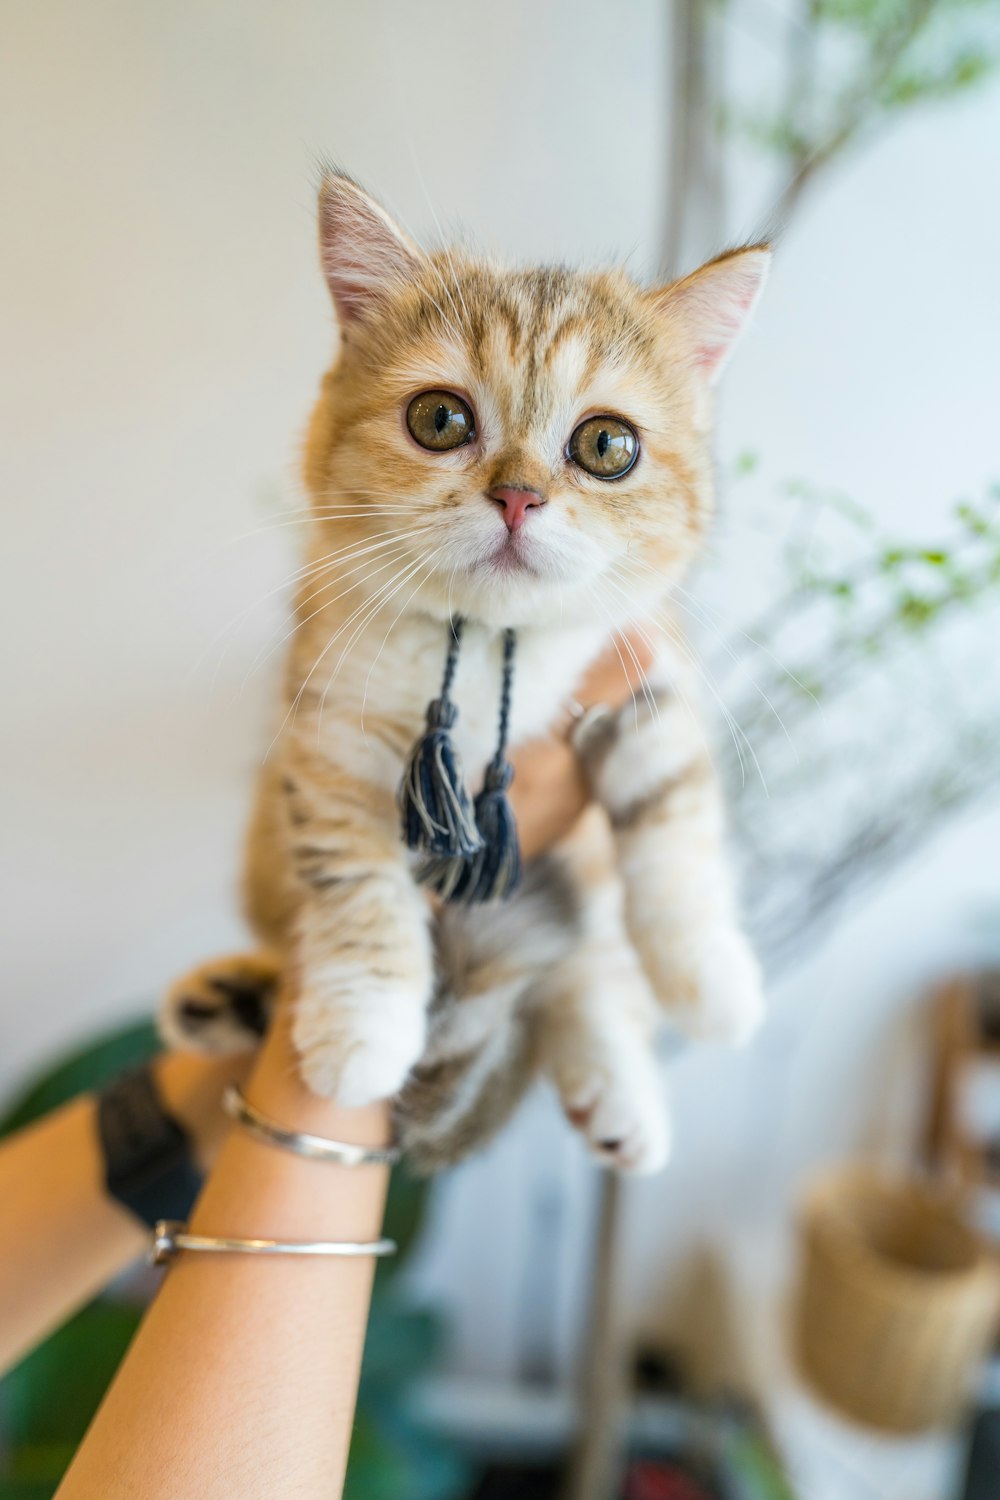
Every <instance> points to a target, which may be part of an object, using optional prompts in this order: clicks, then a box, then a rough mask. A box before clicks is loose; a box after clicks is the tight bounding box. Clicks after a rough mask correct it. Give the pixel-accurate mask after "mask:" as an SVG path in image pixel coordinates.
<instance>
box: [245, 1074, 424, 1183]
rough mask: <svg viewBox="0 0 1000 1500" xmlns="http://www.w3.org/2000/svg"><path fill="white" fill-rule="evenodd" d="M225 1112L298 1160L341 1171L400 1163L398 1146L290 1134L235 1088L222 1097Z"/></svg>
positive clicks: (269, 1143)
mask: <svg viewBox="0 0 1000 1500" xmlns="http://www.w3.org/2000/svg"><path fill="white" fill-rule="evenodd" d="M222 1104H223V1108H224V1109H225V1111H226V1114H227V1115H229V1117H230V1119H232V1120H236V1121H237V1123H238V1124H240V1125H243V1126H244V1127H245V1128H246V1129H247V1130H249V1131H250V1132H251V1134H252V1135H255V1136H257V1138H258V1139H259V1140H262V1141H266V1142H267V1143H268V1145H269V1146H280V1147H281V1148H282V1149H283V1150H285V1151H293V1152H294V1153H295V1155H296V1156H308V1157H311V1158H312V1159H313V1160H314V1161H335V1162H339V1163H340V1165H341V1166H342V1167H369V1166H378V1167H391V1166H392V1165H393V1163H394V1162H397V1161H398V1160H399V1148H398V1146H355V1145H352V1144H351V1143H350V1142H349V1141H330V1140H327V1139H326V1137H325V1136H321V1135H308V1134H307V1133H306V1132H305V1131H303V1130H289V1129H287V1128H286V1127H285V1126H284V1125H279V1124H278V1122H277V1121H276V1120H270V1119H268V1117H267V1115H263V1114H261V1112H260V1110H259V1109H257V1108H256V1106H255V1105H253V1104H251V1103H250V1102H249V1100H247V1099H244V1097H243V1095H242V1094H241V1093H240V1091H239V1089H238V1088H237V1087H236V1085H235V1084H230V1085H229V1087H228V1088H227V1089H226V1092H225V1093H224V1094H223V1096H222Z"/></svg>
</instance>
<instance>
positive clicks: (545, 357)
mask: <svg viewBox="0 0 1000 1500" xmlns="http://www.w3.org/2000/svg"><path fill="white" fill-rule="evenodd" d="M320 245H321V252H322V260H323V267H324V271H325V273H326V278H327V282H328V284H329V287H330V291H331V294H332V296H333V302H334V307H335V309H336V314H337V319H338V322H339V325H340V333H341V340H340V349H339V352H338V357H337V361H336V363H335V365H334V367H333V369H332V370H331V371H330V373H329V375H328V376H327V377H326V379H325V381H324V383H323V388H322V392H321V395H320V399H319V402H318V403H317V407H316V410H315V413H314V416H313V421H312V424H311V427H310V432H309V440H308V444H307V454H306V477H307V482H308V484H309V487H310V490H311V492H312V497H313V502H314V506H315V508H316V515H317V520H318V522H319V526H320V528H321V530H322V532H323V540H324V543H325V542H326V541H327V540H329V541H330V543H331V546H332V547H334V548H335V547H336V544H337V541H338V539H341V538H342V537H343V536H344V535H345V534H346V528H345V524H344V523H345V522H349V527H350V530H351V532H353V533H354V534H355V535H356V534H357V531H358V530H359V529H360V530H361V532H362V534H363V537H364V539H365V540H366V541H367V542H368V543H369V544H370V548H371V550H370V551H369V552H367V553H361V552H358V551H357V549H355V551H354V552H353V553H352V556H355V557H361V558H362V561H365V560H366V559H370V561H371V567H370V568H368V569H367V571H365V570H364V569H360V570H358V576H359V582H358V587H364V588H365V591H366V592H368V593H374V591H375V590H376V589H377V588H382V589H384V593H385V595H386V596H388V588H387V587H386V585H391V586H392V587H394V588H395V587H396V585H397V584H398V588H397V590H396V594H395V595H394V596H393V597H395V598H396V601H397V602H396V604H395V605H394V606H393V607H392V610H391V613H392V614H395V613H396V610H397V608H399V607H400V606H404V607H405V606H406V604H407V602H408V601H410V600H412V602H413V605H414V606H415V607H419V608H421V609H424V610H428V611H431V612H433V613H435V614H440V615H441V616H444V615H446V614H448V613H449V612H454V613H458V614H463V615H466V616H468V617H470V618H473V619H480V620H484V621H486V622H489V623H492V624H496V625H523V624H527V623H530V622H532V621H537V622H539V623H541V622H545V621H552V620H558V619H560V618H563V619H566V620H567V622H568V621H569V620H571V619H583V618H589V619H592V620H595V621H597V620H601V619H607V621H608V622H609V624H610V623H611V622H612V621H613V622H614V623H615V624H618V623H619V622H620V621H621V620H622V619H623V617H627V616H628V615H629V614H630V613H632V612H633V611H634V610H635V609H636V607H639V608H641V606H642V604H643V602H644V601H648V600H651V599H654V598H660V597H662V595H663V594H664V592H665V591H666V589H667V588H668V587H669V585H670V583H671V582H672V581H674V580H676V579H678V578H679V577H680V575H681V574H682V573H683V572H684V570H685V568H686V567H687V565H688V563H689V562H690V560H691V558H692V555H693V554H694V552H695V551H696V549H697V546H698V542H699V539H700V537H701V535H702V532H703V530H704V527H705V523H706V521H707V519H708V517H709V515H710V513H711V505H712V501H711V474H710V455H709V427H710V418H711V404H712V403H711V389H712V386H713V385H714V383H715V382H716V380H717V379H718V376H719V374H720V372H721V370H722V368H723V366H724V364H725V362H726V359H727V357H728V355H729V353H730V352H731V350H732V347H733V345H734V343H735V341H736V339H737V338H738V337H739V334H740V333H741V332H742V330H743V328H744V326H745V325H746V323H747V320H748V318H749V316H750V313H751V311H752V309H753V307H754V304H755V302H756V301H757V297H758V295H759V293H760V290H761V287H762V285H763V282H764V278H765V275H766V272H767V266H768V259H769V255H768V250H767V248H766V247H764V246H760V245H755V246H751V247H749V248H746V249H741V250H736V251H733V252H730V253H729V254H726V255H723V256H721V257H719V258H718V259H717V260H714V261H711V262H710V263H709V264H708V265H706V266H703V267H702V268H701V270H699V271H696V272H694V273H693V275H690V276H687V277H685V278H684V279H683V280H680V281H677V282H674V283H672V284H670V285H667V286H661V287H655V288H652V289H644V288H642V287H640V286H638V285H637V284H636V283H635V282H634V281H633V280H632V279H631V278H630V277H629V276H628V275H626V274H625V272H624V271H621V270H610V271H601V272H591V271H571V270H565V269H562V268H547V269H538V270H518V271H511V270H505V269H503V268H501V267H498V266H495V265H493V264H490V263H489V262H486V261H482V260H479V259H470V258H468V257H467V256H466V255H464V254H462V253H458V252H456V253H454V254H449V253H448V252H446V251H442V252H438V253H434V254H427V253H424V252H423V251H421V250H420V249H419V248H418V247H417V246H416V245H415V244H414V243H413V242H412V241H411V240H410V238H409V237H408V236H407V235H406V234H405V233H404V232H403V230H401V229H400V228H399V227H398V225H396V224H395V223H394V222H393V220H392V219H391V218H390V217H389V215H388V214H387V213H386V212H385V211H384V210H383V209H382V208H381V207H380V206H379V205H378V204H377V203H375V202H374V200H373V199H371V198H370V197H369V196H368V195H367V194H366V193H365V192H364V191H363V190H362V189H361V188H359V187H358V186H357V185H356V184H355V183H354V182H352V181H351V180H350V179H349V178H346V177H343V176H340V175H335V174H330V175H328V176H327V177H326V179H325V180H324V183H323V186H322V189H321V195H320ZM376 569H378V571H377V572H376ZM368 578H370V579H371V582H370V584H369V583H368V582H367V579H368Z"/></svg>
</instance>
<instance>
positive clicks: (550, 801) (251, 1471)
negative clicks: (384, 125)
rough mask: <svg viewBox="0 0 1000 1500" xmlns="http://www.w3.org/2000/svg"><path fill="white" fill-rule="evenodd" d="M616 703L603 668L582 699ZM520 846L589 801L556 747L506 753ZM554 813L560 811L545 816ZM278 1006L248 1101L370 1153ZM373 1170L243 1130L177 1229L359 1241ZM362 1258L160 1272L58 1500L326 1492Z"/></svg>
mask: <svg viewBox="0 0 1000 1500" xmlns="http://www.w3.org/2000/svg"><path fill="white" fill-rule="evenodd" d="M624 692H627V689H626V688H625V684H624V682H623V680H622V676H621V671H620V668H619V667H618V666H617V661H616V659H615V658H612V659H611V660H610V661H608V662H606V663H605V664H604V666H603V668H602V669H601V670H599V671H597V672H596V673H594V674H593V675H592V676H591V678H590V680H589V681H588V683H587V684H586V685H585V687H584V689H582V690H581V692H580V694H579V696H580V697H581V699H582V701H585V702H593V701H600V700H606V701H610V702H615V701H620V699H621V697H622V696H623V693H624ZM519 762H520V764H519V766H518V778H517V780H516V781H515V785H514V791H513V795H514V800H515V806H516V810H517V813H518V817H519V821H520V824H521V830H522V838H523V843H524V847H525V851H526V852H527V853H528V854H529V855H530V854H532V853H537V852H539V850H540V849H541V848H542V847H544V846H545V845H546V844H547V843H548V842H551V840H552V839H553V838H554V837H557V836H558V834H559V833H561V832H565V831H566V829H567V828H568V827H569V826H571V825H572V823H573V821H574V819H575V818H576V816H577V815H578V813H579V812H580V811H581V810H582V808H583V806H584V805H585V801H586V795H587V794H586V790H585V787H584V784H583V781H582V778H580V776H579V774H578V771H577V768H576V765H575V762H574V760H573V756H572V752H571V751H570V750H569V748H568V747H567V746H566V745H565V744H555V743H553V744H552V745H551V746H546V747H544V748H538V749H536V747H532V748H531V749H530V751H529V752H527V753H525V754H524V755H522V756H520V757H519ZM557 810H558V814H557ZM288 999H289V996H288V995H286V997H285V999H284V1001H283V1003H282V1006H281V1007H280V1008H279V1013H278V1017H277V1021H276V1023H275V1025H274V1027H273V1028H272V1031H271V1033H270V1035H269V1036H268V1038H267V1040H266V1041H265V1043H264V1046H263V1048H262V1050H261V1053H260V1055H259V1058H258V1061H257V1065H256V1068H255V1071H254V1074H253V1076H252V1078H251V1080H250V1082H249V1084H248V1087H247V1095H248V1097H249V1098H250V1099H251V1100H252V1102H253V1103H254V1104H255V1105H256V1107H257V1108H258V1109H259V1110H261V1111H263V1112H264V1113H265V1114H268V1115H270V1116H272V1117H273V1118H275V1119H276V1120H278V1121H280V1122H281V1123H282V1124H284V1125H286V1126H288V1127H291V1128H293V1129H297V1130H306V1131H310V1132H312V1133H314V1134H318V1135H326V1136H329V1137H332V1138H334V1139H341V1140H347V1141H356V1142H359V1143H364V1144H366V1145H370V1146H371V1145H378V1144H380V1143H382V1142H384V1141H385V1140H386V1139H387V1136H388V1132H389V1118H388V1110H387V1107H386V1106H384V1105H382V1104H377V1105H371V1106H368V1107H366V1108H364V1109H362V1110H351V1111H347V1110H344V1109H343V1108H342V1107H340V1106H338V1105H336V1104H334V1103H332V1102H331V1101H329V1100H324V1099H321V1098H318V1097H317V1096H316V1095H315V1094H313V1093H312V1092H311V1091H310V1090H309V1089H307V1088H306V1086H305V1085H304V1084H303V1083H302V1082H301V1079H300V1074H299V1070H298V1065H297V1059H296V1056H295V1051H294V1048H293V1046H292V1041H291V1037H290V1021H289V1008H288ZM386 1181H387V1172H386V1170H385V1169H384V1168H380V1167H374V1166H366V1167H360V1168H346V1167H341V1166H337V1165H333V1164H331V1163H327V1162H316V1161H310V1160H305V1159H302V1158H299V1157H296V1156H292V1155H290V1154H288V1153H286V1152H284V1151H279V1150H276V1149H274V1148H272V1147H269V1146H267V1145H265V1144H262V1143H260V1142H259V1141H257V1140H256V1139H254V1138H253V1137H252V1136H250V1135H248V1134H246V1133H245V1132H243V1131H235V1132H233V1133H232V1134H231V1135H230V1136H229V1138H228V1139H227V1141H226V1143H225V1145H224V1147H223V1149H222V1152H221V1153H220V1156H219V1160H218V1162H217V1164H216V1167H215V1169H214V1171H213V1173H212V1176H211V1178H210V1180H209V1183H208V1185H207V1187H206V1189H205V1192H204V1193H203V1195H202V1197H201V1199H200V1200H199V1203H198V1206H197V1209H196V1211H195V1214H194V1217H193V1219H192V1223H191V1228H192V1230H194V1231H196V1232H201V1233H204V1234H227V1235H248V1236H267V1237H273V1238H280V1239H304V1240H319V1239H334V1240H337V1239H341V1240H342V1239H349V1240H373V1239H376V1238H377V1237H378V1234H379V1228H380V1224H381V1217H382V1207H383V1202H384V1196H385V1190H386ZM371 1278H372V1262H371V1261H370V1260H367V1259H366V1260H346V1259H345V1260H337V1259H326V1258H323V1259H315V1260H293V1259H285V1258H275V1259H274V1260H263V1259H256V1258H250V1257H240V1256H236V1255H233V1256H219V1257H215V1256H207V1255H196V1254H190V1255H184V1254H183V1253H182V1255H181V1256H180V1258H179V1260H178V1262H177V1263H176V1264H175V1265H174V1266H173V1267H172V1268H171V1270H170V1271H169V1273H168V1275H167V1277H166V1280H165V1283H164V1285H163V1287H162V1288H161V1290H160V1293H159V1295H158V1296H157V1298H156V1301H155V1302H154V1304H153V1306H152V1308H151V1310H150V1312H149V1314H148V1316H147V1318H146V1319H145V1321H144V1323H143V1325H142V1328H141V1329H140V1331H139V1334H138V1335H137V1337H136V1339H135V1341H134V1342H133V1345H132V1348H131V1349H130V1351H129V1354H128V1356H127V1358H126V1360H125V1362H124V1363H123V1365H122V1368H121V1370H120V1371H119V1373H118V1376H117V1378H116V1380H115V1382H114V1384H113V1386H112V1388H111V1390H110V1392H109V1394H108V1396H107V1398H106V1400H105V1402H104V1404H103V1406H102V1407H101V1410H100V1412H99V1413H98V1415H97V1417H96V1419H95V1421H94V1423H93V1425H92V1427H91V1429H90V1432H89V1433H88V1435H87V1437H86V1439H85V1440H84V1443H83V1445H82V1447H81V1449H80V1451H79V1453H78V1455H77V1457H76V1460H75V1461H74V1463H73V1465H72V1467H71V1469H70V1471H69V1472H68V1474H67V1476H66V1478H65V1479H64V1481H63V1485H62V1486H61V1488H60V1490H59V1492H58V1500H98V1497H100V1500H124V1497H125V1496H128V1497H129V1500H161V1497H162V1500H166V1497H167V1496H170V1497H171V1500H173V1496H175V1495H176V1494H197V1495H198V1496H199V1497H200V1500H231V1497H232V1496H234V1495H237V1494H238V1495H240V1496H241V1500H242V1497H247V1500H254V1497H257V1496H259V1497H261V1500H263V1497H264V1496H273V1495H276V1494H277V1495H282V1496H285V1495H288V1496H291V1495H296V1496H300V1497H302V1500H320V1497H324V1500H330V1497H334V1496H336V1495H338V1494H339V1493H340V1490H341V1485H342V1482H343V1474H344V1470H345V1466H346V1462H347V1451H348V1446H349V1442H350V1434H351V1425H352V1419H353V1410H354V1399H355V1394H356V1389H357V1380H358V1374H359V1370H360V1363H361V1354H362V1349H363V1345H364V1331H365V1323H366V1320H367V1309H368V1299H369V1293H370V1287H371Z"/></svg>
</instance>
